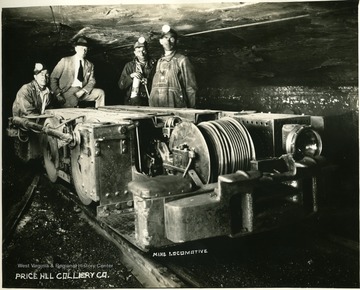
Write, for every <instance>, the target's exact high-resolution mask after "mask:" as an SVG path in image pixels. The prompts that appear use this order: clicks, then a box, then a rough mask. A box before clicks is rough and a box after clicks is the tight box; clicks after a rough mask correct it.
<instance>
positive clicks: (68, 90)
mask: <svg viewBox="0 0 360 290" xmlns="http://www.w3.org/2000/svg"><path fill="white" fill-rule="evenodd" d="M74 49H75V54H74V55H73V56H68V57H63V58H62V59H61V60H60V61H59V62H58V63H57V65H56V66H55V68H54V70H53V71H52V73H51V75H50V87H51V89H52V91H53V92H54V94H55V96H64V98H65V100H66V102H65V104H63V106H62V107H64V108H71V107H76V106H77V105H78V102H81V101H95V107H96V108H97V107H99V106H104V105H105V93H104V91H103V90H102V89H98V88H94V86H95V83H96V81H95V77H94V65H93V64H92V63H91V62H90V61H88V60H87V59H86V54H87V52H88V42H87V40H86V39H85V38H83V37H80V38H78V39H77V40H76V41H75V43H74Z"/></svg>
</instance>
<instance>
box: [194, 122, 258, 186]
mask: <svg viewBox="0 0 360 290" xmlns="http://www.w3.org/2000/svg"><path fill="white" fill-rule="evenodd" d="M198 128H199V129H200V131H201V133H202V135H203V136H204V139H205V141H206V143H207V145H208V149H209V152H210V163H211V172H210V181H211V182H214V181H216V180H217V177H218V175H223V174H229V173H234V172H236V171H237V170H249V169H250V161H251V160H254V159H255V147H254V144H253V141H252V139H251V136H250V134H249V132H248V130H247V129H246V128H245V127H244V126H243V125H242V124H241V123H240V122H239V121H237V120H236V119H233V118H230V117H225V118H222V119H220V120H214V121H207V122H202V123H200V124H199V125H198Z"/></svg>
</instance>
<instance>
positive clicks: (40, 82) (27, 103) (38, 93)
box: [12, 63, 64, 117]
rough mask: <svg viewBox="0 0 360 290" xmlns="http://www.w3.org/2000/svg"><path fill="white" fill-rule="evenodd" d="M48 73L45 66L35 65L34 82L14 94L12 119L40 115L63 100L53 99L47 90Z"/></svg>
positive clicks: (59, 98)
mask: <svg viewBox="0 0 360 290" xmlns="http://www.w3.org/2000/svg"><path fill="white" fill-rule="evenodd" d="M48 82H49V72H48V69H47V68H46V66H45V65H43V64H41V63H36V64H35V68H34V80H33V81H31V82H30V83H28V84H25V85H23V86H22V87H21V88H20V90H19V91H18V92H17V94H16V98H15V101H14V103H13V107H12V112H13V116H14V117H23V116H26V115H40V114H44V111H45V109H46V108H47V107H49V106H55V105H57V104H58V105H60V104H61V103H64V100H63V99H62V98H61V96H59V97H58V98H55V97H54V96H53V94H52V93H51V92H50V90H49V88H48Z"/></svg>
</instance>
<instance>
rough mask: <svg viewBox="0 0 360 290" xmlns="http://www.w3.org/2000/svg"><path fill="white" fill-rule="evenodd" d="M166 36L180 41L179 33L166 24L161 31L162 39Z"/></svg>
mask: <svg viewBox="0 0 360 290" xmlns="http://www.w3.org/2000/svg"><path fill="white" fill-rule="evenodd" d="M165 35H170V36H172V37H174V38H175V40H177V39H178V34H177V32H176V31H175V30H174V29H172V28H171V27H170V26H169V25H167V24H165V25H163V27H162V29H161V35H160V38H163V37H164V36H165Z"/></svg>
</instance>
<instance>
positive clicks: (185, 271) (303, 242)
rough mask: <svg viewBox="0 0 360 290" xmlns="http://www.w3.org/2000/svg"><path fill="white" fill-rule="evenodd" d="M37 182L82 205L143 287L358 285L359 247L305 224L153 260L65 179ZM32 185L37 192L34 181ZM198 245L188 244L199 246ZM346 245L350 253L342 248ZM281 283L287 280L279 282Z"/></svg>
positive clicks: (88, 218)
mask: <svg viewBox="0 0 360 290" xmlns="http://www.w3.org/2000/svg"><path fill="white" fill-rule="evenodd" d="M39 183H40V184H41V185H42V186H44V187H46V188H48V189H49V191H50V192H54V193H56V195H57V196H58V197H59V198H62V199H65V200H67V201H70V202H71V203H72V204H73V205H74V206H77V207H79V208H80V209H81V213H79V215H80V216H79V218H80V219H81V218H83V219H85V220H86V221H87V222H88V224H89V225H91V227H92V228H93V229H94V230H95V231H96V233H98V234H100V235H101V236H103V237H105V238H106V239H107V240H109V241H110V242H111V243H112V244H113V245H115V246H116V247H117V248H118V249H119V253H120V256H121V260H120V261H119V262H120V263H121V264H123V265H124V266H125V267H126V268H127V269H129V273H131V274H132V275H133V276H134V277H135V278H136V279H137V280H138V281H139V282H140V283H141V285H142V286H143V287H145V288H163V287H166V288H170V287H171V288H173V287H174V288H184V287H186V288H189V287H198V288H204V287H206V288H208V287H284V286H291V287H303V286H307V287H308V286H323V287H326V288H327V287H338V286H339V285H340V284H341V285H348V286H349V287H350V286H351V287H354V286H356V285H357V284H356V281H355V282H354V279H355V278H356V277H354V276H349V273H352V272H355V271H354V270H353V269H354V266H353V265H355V264H356V263H355V260H356V259H355V258H356V257H355V255H354V254H353V253H355V254H356V253H358V245H354V243H349V241H347V240H346V241H344V240H343V239H341V243H339V239H336V241H335V242H336V243H334V236H331V237H332V239H330V241H329V240H328V239H325V237H326V236H325V235H323V234H321V235H320V234H319V232H318V231H315V232H312V230H310V229H307V228H306V227H304V226H302V227H301V231H300V228H298V230H292V231H291V230H289V231H286V230H285V231H284V234H283V233H281V234H279V233H268V234H264V235H261V236H257V237H249V238H245V239H240V240H233V239H232V240H231V241H228V242H225V243H223V241H224V240H226V239H210V240H208V241H202V242H201V245H204V247H206V248H208V250H209V252H211V254H209V255H207V256H206V257H205V256H187V257H172V258H171V259H162V258H159V257H157V258H153V257H152V254H151V253H144V252H142V251H140V250H139V249H137V248H136V247H134V246H133V245H132V244H130V243H129V242H128V241H127V240H125V239H124V238H122V237H121V236H119V235H118V234H117V233H116V232H114V231H113V230H112V229H111V228H109V227H108V226H107V225H106V224H104V223H101V222H99V220H97V219H96V211H95V208H94V207H91V206H90V207H89V206H85V205H83V204H82V203H81V202H80V201H79V199H78V197H77V195H76V194H75V193H73V191H72V190H71V189H69V187H68V186H65V185H63V184H62V183H61V182H59V183H55V184H54V183H51V182H50V181H48V180H47V179H46V178H45V177H43V176H41V177H40V180H39ZM30 187H31V190H33V187H34V186H33V184H32V185H30ZM315 229H316V228H315ZM291 235H294V236H291ZM331 240H332V241H331ZM220 243H221V244H220ZM339 244H342V245H339ZM195 246H196V244H195ZM195 246H194V245H190V246H189V247H190V248H191V247H194V248H195ZM345 247H346V248H347V249H349V251H344V250H345ZM178 249H181V250H185V249H187V248H186V245H181V246H177V247H174V248H171V250H174V251H176V250H178ZM167 250H169V251H170V249H167ZM276 253H286V255H287V256H288V257H286V258H285V257H281V258H280V259H279V257H278V255H277V254H276ZM330 253H331V255H329V254H330ZM345 253H346V254H345ZM324 257H326V259H325V260H324ZM200 260H202V261H200ZM321 263H326V265H327V268H326V269H327V270H326V271H325V272H323V270H322V269H323V267H318V264H321ZM274 269H278V271H274ZM348 269H351V270H348ZM273 271H274V272H273ZM294 271H300V272H304V271H306V272H309V273H313V275H314V277H313V278H312V277H311V275H308V277H307V278H306V280H303V279H304V278H301V279H302V280H299V281H295V280H294V279H292V278H291V277H292V276H291V273H293V272H294ZM327 273H329V274H327ZM327 275H328V276H327ZM287 277H289V279H288V280H287ZM319 277H320V278H319ZM317 279H320V280H321V279H323V280H324V281H326V282H324V283H327V284H315V283H316V281H317ZM279 281H280V282H281V283H283V284H278V283H279ZM328 281H330V282H328ZM349 281H350V282H349ZM286 283H287V284H286ZM346 283H348V284H346Z"/></svg>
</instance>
